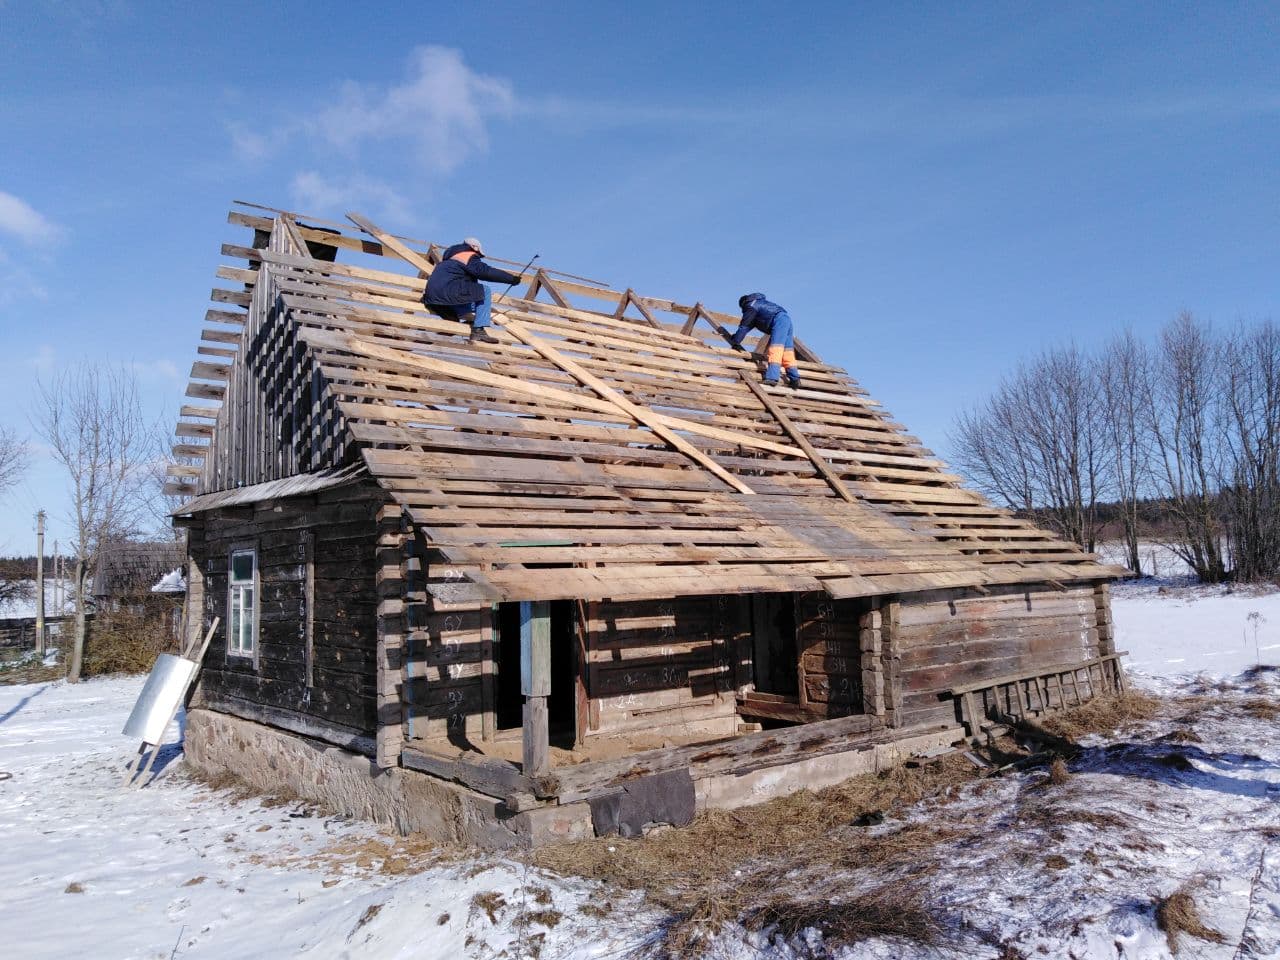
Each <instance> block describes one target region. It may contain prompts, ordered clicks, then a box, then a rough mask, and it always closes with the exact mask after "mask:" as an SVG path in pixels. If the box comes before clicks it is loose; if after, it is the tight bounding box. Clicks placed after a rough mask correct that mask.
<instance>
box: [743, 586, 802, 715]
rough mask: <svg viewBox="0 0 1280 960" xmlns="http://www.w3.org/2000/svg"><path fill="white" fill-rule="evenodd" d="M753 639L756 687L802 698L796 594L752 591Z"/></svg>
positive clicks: (763, 691)
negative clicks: (753, 592) (797, 644)
mask: <svg viewBox="0 0 1280 960" xmlns="http://www.w3.org/2000/svg"><path fill="white" fill-rule="evenodd" d="M751 640H752V657H751V660H752V666H753V670H754V677H753V679H754V681H755V688H756V691H757V692H759V693H770V694H774V695H776V696H781V697H795V698H796V699H797V700H798V699H799V697H800V663H799V658H798V654H797V652H796V598H795V595H794V594H790V593H757V594H752V596H751Z"/></svg>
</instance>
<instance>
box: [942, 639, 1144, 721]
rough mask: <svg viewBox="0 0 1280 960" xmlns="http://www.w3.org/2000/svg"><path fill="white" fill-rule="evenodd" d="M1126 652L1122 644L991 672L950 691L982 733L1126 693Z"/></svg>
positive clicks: (963, 717)
mask: <svg viewBox="0 0 1280 960" xmlns="http://www.w3.org/2000/svg"><path fill="white" fill-rule="evenodd" d="M1127 655H1128V654H1127V652H1126V651H1123V650H1121V651H1118V652H1116V653H1108V654H1105V655H1103V656H1101V657H1095V658H1093V659H1091V660H1083V661H1080V662H1078V663H1067V664H1058V665H1056V666H1047V667H1038V668H1036V669H1032V670H1024V671H1022V672H1019V673H1011V674H1006V675H1003V676H999V677H990V678H988V679H986V680H979V681H975V682H974V683H969V684H963V685H961V686H958V687H952V688H951V690H950V693H951V696H952V698H953V699H955V700H956V701H958V702H959V703H960V706H961V719H962V720H963V721H964V724H965V727H966V728H967V729H968V733H969V736H970V737H971V738H973V737H978V736H980V735H981V734H983V733H986V732H988V730H990V729H991V728H993V727H995V726H997V725H1006V724H1013V723H1017V722H1019V721H1024V720H1027V719H1030V718H1033V717H1038V716H1043V715H1044V714H1048V713H1058V712H1061V711H1063V710H1069V709H1071V708H1072V707H1080V706H1083V705H1084V704H1085V703H1088V702H1089V701H1090V700H1094V699H1097V698H1098V697H1103V696H1121V695H1123V694H1124V693H1126V692H1127V691H1128V689H1129V687H1128V681H1127V680H1126V679H1125V675H1124V665H1123V664H1121V662H1120V658H1121V657H1124V656H1127Z"/></svg>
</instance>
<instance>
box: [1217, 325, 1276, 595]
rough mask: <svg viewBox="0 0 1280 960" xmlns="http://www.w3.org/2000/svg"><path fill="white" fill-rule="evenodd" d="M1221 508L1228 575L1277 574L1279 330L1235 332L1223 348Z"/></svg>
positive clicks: (1255, 576)
mask: <svg viewBox="0 0 1280 960" xmlns="http://www.w3.org/2000/svg"><path fill="white" fill-rule="evenodd" d="M1222 357H1223V359H1222V366H1223V404H1224V418H1223V423H1224V427H1225V429H1224V431H1223V434H1224V440H1225V443H1226V446H1227V451H1226V463H1225V473H1224V476H1223V482H1222V505H1223V512H1224V515H1225V516H1224V519H1225V523H1226V528H1227V534H1228V540H1229V543H1230V544H1231V554H1232V567H1233V569H1232V574H1233V576H1235V577H1237V578H1238V579H1241V580H1262V579H1265V578H1268V577H1274V576H1275V575H1276V574H1277V573H1280V328H1278V327H1277V326H1276V325H1275V324H1274V323H1271V322H1270V321H1268V322H1265V323H1262V324H1259V325H1258V326H1256V327H1254V328H1252V329H1245V328H1243V327H1241V328H1238V329H1237V330H1236V331H1235V333H1234V334H1233V335H1232V336H1230V337H1228V338H1226V340H1225V342H1224V343H1223V347H1222Z"/></svg>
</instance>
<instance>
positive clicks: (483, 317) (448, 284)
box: [422, 237, 521, 343]
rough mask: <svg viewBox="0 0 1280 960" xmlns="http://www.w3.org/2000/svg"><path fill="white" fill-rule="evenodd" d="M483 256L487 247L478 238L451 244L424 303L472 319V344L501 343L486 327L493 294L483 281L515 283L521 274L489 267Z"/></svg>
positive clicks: (467, 320) (425, 294)
mask: <svg viewBox="0 0 1280 960" xmlns="http://www.w3.org/2000/svg"><path fill="white" fill-rule="evenodd" d="M483 257H484V249H483V248H482V247H481V246H480V241H479V240H477V239H476V238H475V237H467V238H466V239H465V240H463V241H462V242H461V243H455V244H454V245H453V246H452V247H449V248H448V249H447V250H445V252H444V257H443V259H441V261H440V263H439V264H437V265H436V268H435V269H434V270H433V271H431V277H430V278H429V279H428V280H427V289H426V291H425V292H424V293H423V294H422V302H423V304H425V305H426V306H428V307H432V308H434V309H435V310H436V311H437V312H438V313H440V314H442V315H444V316H447V317H451V318H452V319H454V320H461V321H463V322H464V323H466V322H470V324H471V342H472V343H497V342H498V338H497V337H494V336H491V335H490V333H489V331H488V330H487V329H486V328H487V327H488V326H489V323H490V319H489V311H490V308H491V305H492V302H493V294H492V293H491V292H490V290H489V288H488V287H486V286H485V285H484V284H482V283H481V282H480V281H481V280H488V281H489V282H490V283H506V284H512V283H519V282H520V280H521V277H520V275H519V274H515V273H507V271H505V270H499V269H498V268H497V267H491V266H489V265H488V264H487V263H485V262H484V260H483V259H482V258H483Z"/></svg>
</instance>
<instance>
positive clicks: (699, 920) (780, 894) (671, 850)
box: [533, 755, 980, 957]
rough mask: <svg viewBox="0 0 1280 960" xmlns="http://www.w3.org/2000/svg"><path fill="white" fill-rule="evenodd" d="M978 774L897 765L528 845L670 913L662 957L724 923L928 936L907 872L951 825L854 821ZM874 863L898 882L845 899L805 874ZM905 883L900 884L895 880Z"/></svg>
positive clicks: (832, 938)
mask: <svg viewBox="0 0 1280 960" xmlns="http://www.w3.org/2000/svg"><path fill="white" fill-rule="evenodd" d="M979 776H980V773H979V771H978V770H977V769H976V768H975V767H974V766H973V765H972V764H971V763H970V762H969V761H968V760H965V759H964V758H963V757H960V756H958V755H954V756H950V757H944V758H943V759H941V760H939V761H937V762H935V763H932V764H929V765H928V766H924V767H918V768H903V767H900V768H896V769H893V770H890V771H886V772H885V773H882V774H879V775H877V776H867V777H859V778H856V779H853V780H849V781H847V782H845V783H843V784H840V785H839V786H836V787H831V788H829V789H826V790H822V791H819V792H811V791H801V792H799V793H795V794H791V795H790V796H786V797H780V798H778V799H776V800H773V801H770V802H769V803H765V804H761V805H759V806H754V807H744V808H741V809H738V810H714V811H709V812H708V813H705V814H703V815H701V816H699V817H698V819H697V820H696V821H695V822H694V823H693V824H692V825H691V826H689V827H686V828H683V829H680V830H673V831H667V832H664V833H660V834H656V835H652V836H650V837H647V838H643V839H636V840H622V839H619V838H616V837H607V838H599V839H595V840H589V841H584V842H581V843H575V844H565V845H560V846H555V847H548V848H544V849H541V850H537V851H535V852H534V854H533V857H534V862H535V863H536V864H537V866H539V867H543V868H545V869H550V870H553V871H556V872H558V873H565V874H574V875H578V876H585V877H591V878H595V879H599V880H604V881H607V882H610V883H613V884H616V885H618V886H621V887H625V888H629V889H635V890H641V891H643V892H644V893H645V894H646V896H647V897H648V898H649V900H650V901H651V902H652V903H654V904H655V905H657V906H660V907H662V908H664V909H665V910H667V911H669V912H670V913H671V914H672V915H673V917H674V920H673V921H672V922H671V923H670V924H669V926H668V927H667V929H666V931H665V939H664V941H663V944H662V948H661V949H662V950H663V953H664V955H665V956H667V957H691V956H696V955H697V952H698V950H699V949H700V945H702V944H703V943H704V940H705V939H706V938H708V937H711V936H714V935H715V933H716V932H718V931H719V930H720V929H721V928H722V927H723V925H724V924H725V923H728V922H730V921H734V920H737V921H740V922H742V923H744V924H746V925H747V926H748V927H752V928H764V927H769V926H775V925H776V926H777V928H778V932H779V933H780V934H782V935H784V936H789V935H790V932H789V931H794V930H799V929H802V928H804V927H806V926H818V927H819V928H820V929H822V930H823V931H824V934H825V935H826V937H827V940H828V942H829V943H837V942H841V943H842V942H853V941H854V940H856V939H860V938H863V937H870V936H886V937H900V938H902V937H906V938H911V939H917V940H924V941H925V942H927V941H928V940H929V938H931V937H932V936H933V935H934V934H935V932H936V931H937V929H938V922H937V921H936V920H935V919H934V918H932V917H931V916H930V915H929V914H928V912H927V911H926V910H925V908H924V907H923V906H922V904H923V903H925V902H926V899H925V897H924V896H923V893H922V892H921V890H920V889H918V888H917V886H916V884H915V883H914V882H913V881H912V880H911V877H912V876H913V875H915V874H922V873H927V872H928V871H929V870H931V869H932V861H931V860H930V858H929V857H928V856H927V852H928V851H929V850H930V849H932V848H933V847H936V846H937V845H938V844H940V843H943V842H946V841H949V840H952V839H954V838H955V837H956V836H958V835H959V834H960V831H959V830H958V829H957V828H955V827H953V826H951V825H948V824H945V823H943V822H941V821H938V822H924V823H914V822H913V823H911V824H909V825H908V826H906V827H903V828H901V829H899V830H897V831H892V832H889V833H882V832H880V831H878V830H877V831H872V830H869V829H866V828H864V827H860V826H856V825H855V824H857V823H859V822H867V821H871V822H874V821H875V820H876V819H878V818H875V817H872V816H871V815H872V814H886V813H887V814H890V815H892V814H893V812H894V811H902V810H905V809H906V808H908V807H910V806H912V805H913V804H916V803H918V802H920V801H922V800H925V801H928V800H941V799H943V798H945V797H947V796H949V795H950V794H951V793H952V792H953V791H954V790H955V789H956V788H958V787H959V786H961V785H963V784H966V783H969V782H971V781H973V780H975V779H976V778H977V777H979ZM866 867H873V868H875V869H876V871H877V873H878V874H880V875H881V876H888V875H889V874H890V873H895V874H899V875H900V877H899V880H898V882H895V883H894V884H892V885H886V886H884V887H883V888H878V889H874V890H871V891H866V892H859V893H858V895H857V896H856V897H852V898H850V899H849V900H848V902H844V901H841V902H838V903H832V902H831V901H830V900H829V899H823V900H816V899H814V898H813V896H812V893H813V890H814V889H815V887H814V885H813V884H812V883H811V882H809V880H811V876H810V877H809V880H807V879H806V876H807V875H818V876H822V877H829V876H830V875H831V874H832V873H835V872H838V871H847V870H854V869H858V868H866ZM903 877H905V878H906V879H905V880H903V879H902V878H903Z"/></svg>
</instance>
